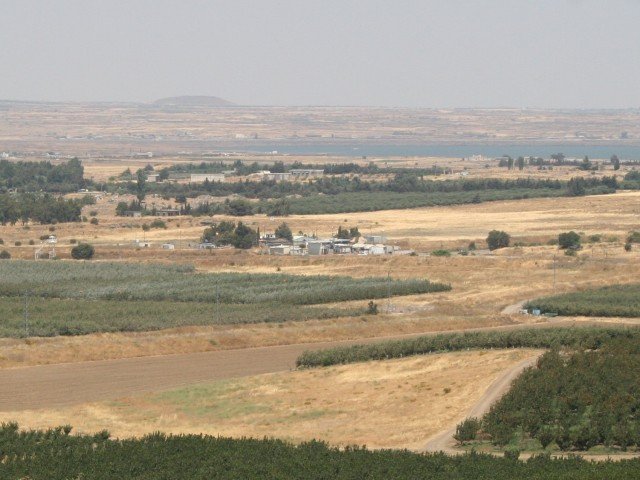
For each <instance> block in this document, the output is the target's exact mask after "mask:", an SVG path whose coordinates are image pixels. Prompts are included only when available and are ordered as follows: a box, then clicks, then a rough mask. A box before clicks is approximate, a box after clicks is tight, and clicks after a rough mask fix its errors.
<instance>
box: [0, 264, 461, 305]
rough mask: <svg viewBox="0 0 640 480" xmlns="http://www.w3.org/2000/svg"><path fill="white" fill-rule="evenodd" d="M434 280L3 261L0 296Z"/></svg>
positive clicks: (417, 287) (282, 295)
mask: <svg viewBox="0 0 640 480" xmlns="http://www.w3.org/2000/svg"><path fill="white" fill-rule="evenodd" d="M450 289H451V287H450V286H449V285H446V284H442V283H432V282H430V281H428V280H421V279H409V280H388V279H387V278H385V277H369V278H351V277H332V276H302V275H300V276H298V275H285V274H248V273H246V274H245V273H211V274H209V273H206V274H205V273H202V274H198V273H194V272H193V267H188V266H169V265H142V264H126V263H86V264H82V263H78V262H64V261H59V262H48V263H47V262H31V261H10V262H0V295H2V296H22V295H25V294H27V293H29V294H32V295H35V296H41V297H52V298H81V299H102V300H156V301H160V300H172V301H178V302H189V301H190V302H216V303H227V304H261V303H282V304H288V305H311V304H319V303H329V302H343V301H349V300H364V299H367V300H368V299H376V298H384V297H386V296H387V295H389V294H391V295H414V294H419V293H429V292H441V291H447V290H450Z"/></svg>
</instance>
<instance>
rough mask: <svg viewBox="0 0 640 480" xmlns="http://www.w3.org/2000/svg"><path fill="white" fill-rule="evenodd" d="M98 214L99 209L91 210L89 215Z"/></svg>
mask: <svg viewBox="0 0 640 480" xmlns="http://www.w3.org/2000/svg"><path fill="white" fill-rule="evenodd" d="M96 215H98V211H97V210H91V211H90V212H89V216H90V217H95V216H96Z"/></svg>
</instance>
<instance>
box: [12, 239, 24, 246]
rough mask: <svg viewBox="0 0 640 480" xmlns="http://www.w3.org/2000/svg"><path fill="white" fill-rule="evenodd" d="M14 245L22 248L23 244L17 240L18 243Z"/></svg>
mask: <svg viewBox="0 0 640 480" xmlns="http://www.w3.org/2000/svg"><path fill="white" fill-rule="evenodd" d="M13 244H14V245H15V246H16V247H20V246H22V242H21V241H20V240H17V241H15V242H13Z"/></svg>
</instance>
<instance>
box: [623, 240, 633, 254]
mask: <svg viewBox="0 0 640 480" xmlns="http://www.w3.org/2000/svg"><path fill="white" fill-rule="evenodd" d="M631 245H632V244H631V242H627V243H625V244H624V251H625V252H630V251H631V248H632V246H631Z"/></svg>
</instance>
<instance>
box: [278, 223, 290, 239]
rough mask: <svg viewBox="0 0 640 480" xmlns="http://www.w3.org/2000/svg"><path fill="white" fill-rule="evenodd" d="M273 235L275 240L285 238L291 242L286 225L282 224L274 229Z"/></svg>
mask: <svg viewBox="0 0 640 480" xmlns="http://www.w3.org/2000/svg"><path fill="white" fill-rule="evenodd" d="M275 235H276V237H277V238H286V239H287V240H289V241H290V242H292V241H293V233H292V232H291V229H290V228H289V225H287V224H286V223H282V224H280V225H279V226H278V228H276V231H275Z"/></svg>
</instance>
